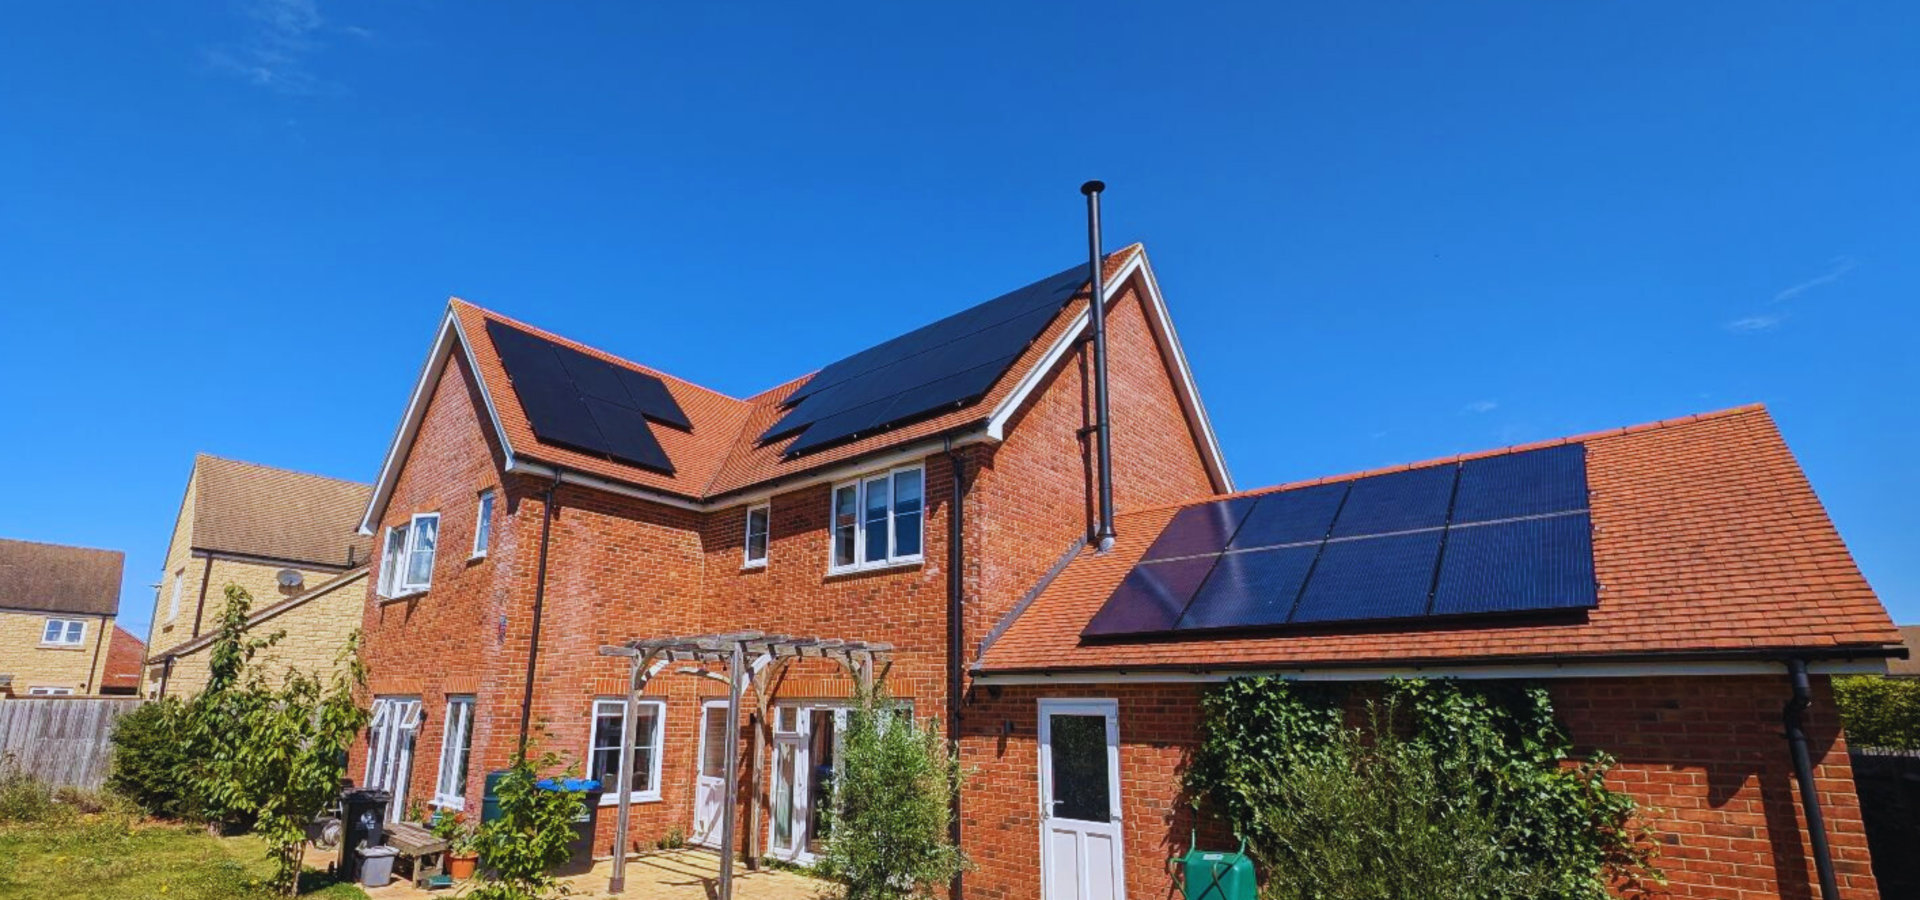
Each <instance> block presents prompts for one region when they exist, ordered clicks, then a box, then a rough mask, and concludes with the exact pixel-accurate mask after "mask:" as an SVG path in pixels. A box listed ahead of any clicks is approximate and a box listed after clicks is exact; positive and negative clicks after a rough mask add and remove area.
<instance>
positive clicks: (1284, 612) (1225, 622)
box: [1174, 543, 1320, 631]
mask: <svg viewBox="0 0 1920 900" xmlns="http://www.w3.org/2000/svg"><path fill="white" fill-rule="evenodd" d="M1319 551H1320V545H1319V544H1317V543H1314V544H1294V545H1292V546H1289V547H1275V548H1273V549H1270V550H1252V551H1248V552H1245V553H1228V554H1225V555H1223V556H1221V557H1220V562H1219V563H1217V564H1215V565H1214V567H1213V573H1212V574H1210V575H1208V576H1207V583H1206V584H1205V585H1202V586H1201V588H1200V592H1199V593H1197V594H1195V595H1194V597H1193V602H1192V603H1190V604H1188V605H1187V612H1186V614H1185V615H1183V616H1181V617H1180V621H1179V622H1178V623H1177V624H1176V625H1175V626H1174V628H1175V629H1176V630H1178V631H1193V630H1198V629H1204V628H1260V627H1264V626H1270V625H1285V624H1286V623H1287V619H1288V617H1289V616H1290V615H1291V614H1292V612H1293V604H1294V601H1295V600H1296V599H1297V598H1298V597H1299V596H1300V588H1301V587H1302V586H1303V585H1305V584H1306V582H1307V573H1308V572H1310V571H1312V569H1313V560H1314V557H1315V556H1316V555H1317V554H1318V553H1319Z"/></svg>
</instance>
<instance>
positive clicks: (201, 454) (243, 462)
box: [193, 450, 373, 489]
mask: <svg viewBox="0 0 1920 900" xmlns="http://www.w3.org/2000/svg"><path fill="white" fill-rule="evenodd" d="M209 459H211V460H215V461H218V462H224V463H233V464H234V465H237V466H251V467H253V468H256V469H266V470H268V471H271V472H284V473H286V474H288V475H298V476H300V477H302V478H318V479H320V480H322V481H332V482H337V483H340V484H346V485H352V486H354V487H363V488H368V489H371V488H372V487H373V485H371V484H368V483H367V482H364V481H354V480H353V479H351V478H341V477H339V476H337V475H322V474H320V473H318V472H307V471H303V470H300V469H288V468H285V467H282V466H270V465H267V464H266V463H263V462H254V461H253V460H250V459H234V458H233V457H231V456H220V455H218V454H214V453H208V452H206V451H204V450H200V451H196V452H195V453H194V454H193V462H194V467H195V468H196V469H197V468H199V464H200V462H201V461H202V460H209Z"/></svg>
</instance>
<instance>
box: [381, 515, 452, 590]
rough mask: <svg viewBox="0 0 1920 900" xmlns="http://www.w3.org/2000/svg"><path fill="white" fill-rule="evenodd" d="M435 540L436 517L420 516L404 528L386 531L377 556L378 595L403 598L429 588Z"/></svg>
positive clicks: (436, 538)
mask: <svg viewBox="0 0 1920 900" xmlns="http://www.w3.org/2000/svg"><path fill="white" fill-rule="evenodd" d="M439 539H440V514H439V513H420V514H419V515H416V516H414V517H413V518H412V519H410V520H408V521H407V524H405V525H395V526H393V527H391V528H388V529H387V539H386V540H385V541H384V542H383V546H382V549H381V552H380V584H379V591H380V595H381V596H383V597H405V596H407V595H409V594H418V593H420V592H422V591H425V590H426V589H427V588H429V587H431V586H432V585H433V555H434V548H435V546H437V545H438V543H439Z"/></svg>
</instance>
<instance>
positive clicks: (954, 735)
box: [946, 438, 967, 900]
mask: <svg viewBox="0 0 1920 900" xmlns="http://www.w3.org/2000/svg"><path fill="white" fill-rule="evenodd" d="M946 451H947V468H948V470H949V474H948V478H949V479H950V480H951V481H952V483H953V484H952V489H951V491H950V496H949V497H948V498H947V746H948V747H950V748H952V751H953V752H954V753H956V754H957V753H959V752H960V702H961V696H960V695H961V691H962V690H963V685H962V677H961V676H962V674H963V672H962V668H961V667H962V664H963V660H962V659H961V655H962V654H963V653H965V652H966V646H967V643H966V637H967V636H966V634H965V633H964V629H965V626H966V615H965V609H964V599H965V596H966V576H965V573H964V572H963V571H962V570H961V569H962V566H963V565H964V563H965V556H966V541H965V534H964V532H963V531H962V528H963V527H964V526H965V524H966V523H965V519H964V518H963V517H962V513H961V510H962V508H963V501H964V500H965V499H966V496H967V486H966V481H965V480H964V478H965V474H966V473H965V470H964V468H963V463H962V461H961V459H960V454H959V453H958V452H956V451H955V450H954V449H953V439H951V438H948V439H947V446H946ZM953 788H954V790H953V799H952V801H951V804H952V809H951V810H950V811H949V813H948V816H949V820H948V822H947V837H948V838H949V839H951V840H952V841H953V845H954V846H955V847H958V846H960V791H959V785H957V784H956V785H953ZM964 878H965V875H964V874H963V873H960V872H955V873H954V874H953V883H952V884H951V885H949V886H948V889H947V892H948V894H949V896H951V898H952V900H960V898H961V897H963V896H965V894H966V887H965V884H964V882H963V879H964Z"/></svg>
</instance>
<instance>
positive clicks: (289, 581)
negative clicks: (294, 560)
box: [277, 569, 307, 590]
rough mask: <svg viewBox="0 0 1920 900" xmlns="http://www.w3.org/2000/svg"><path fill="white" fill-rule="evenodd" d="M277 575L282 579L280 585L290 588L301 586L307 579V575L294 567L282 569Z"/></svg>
mask: <svg viewBox="0 0 1920 900" xmlns="http://www.w3.org/2000/svg"><path fill="white" fill-rule="evenodd" d="M277 577H278V578H279V579H280V586H281V587H283V588H286V589H288V590H292V589H294V588H297V587H299V586H300V584H301V582H304V581H306V580H307V576H305V575H302V574H300V573H299V572H296V571H294V570H292V569H281V570H280V574H279V575H278V576H277Z"/></svg>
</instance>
